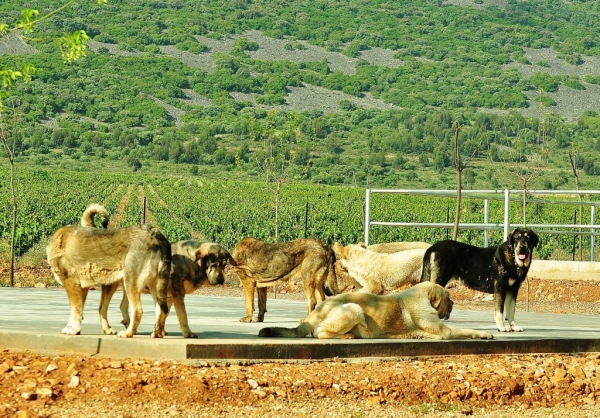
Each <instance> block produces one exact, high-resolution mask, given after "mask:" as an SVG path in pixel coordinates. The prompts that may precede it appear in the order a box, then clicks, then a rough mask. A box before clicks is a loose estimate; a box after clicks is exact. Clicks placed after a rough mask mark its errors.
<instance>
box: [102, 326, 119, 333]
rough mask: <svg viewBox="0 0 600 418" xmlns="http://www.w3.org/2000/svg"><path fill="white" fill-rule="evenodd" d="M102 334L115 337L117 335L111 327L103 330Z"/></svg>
mask: <svg viewBox="0 0 600 418" xmlns="http://www.w3.org/2000/svg"><path fill="white" fill-rule="evenodd" d="M102 333H103V334H105V335H115V334H116V333H117V331H116V330H115V329H113V328H112V327H111V328H105V329H103V330H102Z"/></svg>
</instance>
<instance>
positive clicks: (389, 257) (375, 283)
mask: <svg viewBox="0 0 600 418" xmlns="http://www.w3.org/2000/svg"><path fill="white" fill-rule="evenodd" d="M333 251H334V252H335V255H336V258H337V260H338V263H339V265H341V267H343V269H344V270H345V271H346V272H347V273H348V275H349V276H350V277H352V279H354V280H356V282H358V283H359V284H360V286H362V288H361V289H360V290H359V291H360V292H367V293H375V294H377V295H380V294H383V293H384V292H386V291H393V290H397V289H399V288H401V287H402V286H404V285H406V284H410V283H416V282H418V281H419V279H420V278H421V268H422V265H423V255H424V254H425V251H426V250H425V249H423V248H415V249H412V250H404V251H398V252H396V253H391V254H386V253H376V252H374V251H371V250H369V249H368V248H364V247H362V246H361V245H356V244H350V245H347V246H345V247H344V246H342V245H341V244H340V243H338V242H335V243H334V244H333Z"/></svg>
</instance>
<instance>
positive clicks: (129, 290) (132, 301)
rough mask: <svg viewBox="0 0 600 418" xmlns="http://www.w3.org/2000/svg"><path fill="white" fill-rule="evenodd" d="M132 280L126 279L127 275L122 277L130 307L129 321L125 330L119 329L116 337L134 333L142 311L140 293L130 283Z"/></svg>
mask: <svg viewBox="0 0 600 418" xmlns="http://www.w3.org/2000/svg"><path fill="white" fill-rule="evenodd" d="M133 280H135V279H131V280H128V278H127V276H125V277H124V279H123V289H124V290H125V294H126V295H127V299H128V300H129V306H130V307H131V322H130V323H129V326H128V327H127V329H126V330H125V331H119V333H117V337H121V338H131V337H133V336H134V335H135V332H136V330H137V328H138V326H139V325H140V322H141V320H142V315H143V313H144V311H143V309H142V298H141V294H140V291H139V290H138V288H137V286H136V285H135V283H131V281H133Z"/></svg>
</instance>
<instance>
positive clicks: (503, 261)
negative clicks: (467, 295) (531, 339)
mask: <svg viewBox="0 0 600 418" xmlns="http://www.w3.org/2000/svg"><path fill="white" fill-rule="evenodd" d="M538 242H539V238H538V236H537V234H536V233H535V232H533V231H532V230H531V229H529V228H517V229H515V230H514V231H512V232H511V233H510V234H509V235H508V239H507V240H506V241H505V242H504V243H502V244H500V245H495V246H491V247H487V248H481V247H476V246H473V245H469V244H464V243H461V242H457V241H453V240H445V241H439V242H437V243H435V244H433V245H432V246H431V247H430V248H429V249H427V251H426V252H425V256H424V257H423V273H422V274H421V282H425V281H431V282H433V283H437V284H439V285H441V286H444V287H445V286H446V285H447V284H448V282H449V281H450V280H459V281H461V282H462V283H463V284H464V285H465V286H467V287H469V288H471V289H474V290H478V291H480V292H485V293H492V294H493V295H494V319H495V321H496V326H497V327H498V331H500V332H508V331H517V332H520V331H523V328H522V327H520V326H518V325H517V324H516V323H515V305H516V303H517V295H518V293H519V288H520V287H521V284H522V283H523V282H524V281H525V279H526V278H527V272H528V271H529V267H530V265H531V260H532V256H533V249H534V248H535V247H536V246H537V244H538ZM505 315H506V320H507V321H508V324H506V323H505V322H504V318H505Z"/></svg>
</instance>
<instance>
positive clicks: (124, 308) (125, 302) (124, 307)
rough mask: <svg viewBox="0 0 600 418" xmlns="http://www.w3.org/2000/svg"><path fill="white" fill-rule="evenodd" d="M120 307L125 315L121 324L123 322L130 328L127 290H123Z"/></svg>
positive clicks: (122, 314)
mask: <svg viewBox="0 0 600 418" xmlns="http://www.w3.org/2000/svg"><path fill="white" fill-rule="evenodd" d="M119 309H120V310H121V316H122V317H123V320H122V321H121V324H123V325H124V326H125V328H128V327H129V323H130V322H131V318H130V317H129V299H128V298H127V293H125V291H123V298H122V299H121V305H119Z"/></svg>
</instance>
